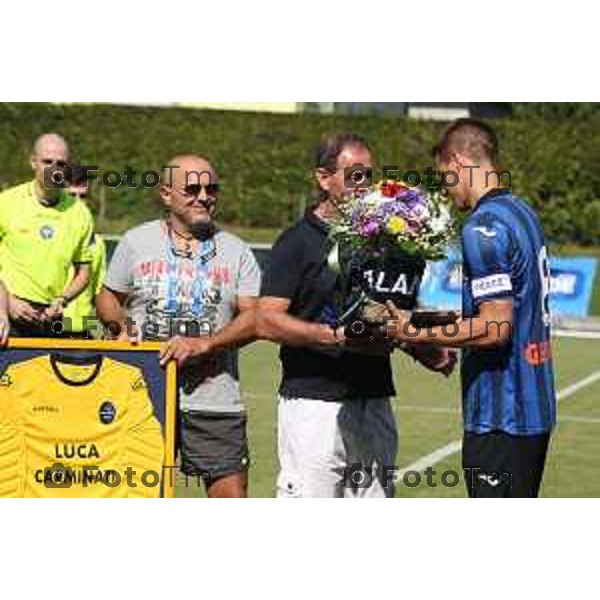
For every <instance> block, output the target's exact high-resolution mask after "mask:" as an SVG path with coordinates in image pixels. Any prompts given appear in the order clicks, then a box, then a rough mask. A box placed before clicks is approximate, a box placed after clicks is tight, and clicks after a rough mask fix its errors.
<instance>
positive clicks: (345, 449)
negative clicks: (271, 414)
mask: <svg viewBox="0 0 600 600" xmlns="http://www.w3.org/2000/svg"><path fill="white" fill-rule="evenodd" d="M278 437H279V465H280V475H279V479H278V482H277V495H278V497H279V498H393V497H394V493H395V489H394V482H393V477H390V478H388V477H387V476H385V475H383V473H384V469H385V468H386V467H393V465H394V464H395V460H396V454H397V452H398V428H397V425H396V420H395V418H394V414H393V412H392V407H391V403H390V400H389V398H384V399H374V400H355V401H344V402H323V401H320V400H307V399H298V398H281V397H280V398H279V435H278ZM361 468H362V469H365V471H364V477H363V475H361V473H360V472H357V471H359V470H360V469H361ZM388 479H389V481H388Z"/></svg>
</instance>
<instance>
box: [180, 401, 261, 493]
mask: <svg viewBox="0 0 600 600" xmlns="http://www.w3.org/2000/svg"><path fill="white" fill-rule="evenodd" d="M246 423H247V417H246V414H245V413H236V414H221V413H204V412H181V413H180V427H179V452H180V457H181V471H182V472H183V474H184V475H186V476H188V477H202V478H203V479H204V480H205V482H206V483H207V484H208V486H210V485H211V484H212V483H214V482H215V481H218V480H219V479H223V478H224V477H229V476H231V475H237V474H241V473H246V472H247V471H248V469H249V468H250V453H249V451H248V437H247V433H246Z"/></svg>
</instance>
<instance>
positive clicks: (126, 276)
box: [104, 235, 133, 294]
mask: <svg viewBox="0 0 600 600" xmlns="http://www.w3.org/2000/svg"><path fill="white" fill-rule="evenodd" d="M131 256H132V249H131V246H130V244H129V239H128V236H127V235H125V237H123V239H122V240H121V241H120V242H119V245H118V246H117V249H116V250H115V253H114V255H113V257H112V260H111V261H110V265H109V266H108V271H107V273H106V279H105V281H104V285H105V286H106V287H107V288H109V289H111V290H113V291H115V292H120V293H121V294H128V293H129V292H131V287H132V285H133V270H132V264H131Z"/></svg>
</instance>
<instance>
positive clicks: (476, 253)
mask: <svg viewBox="0 0 600 600" xmlns="http://www.w3.org/2000/svg"><path fill="white" fill-rule="evenodd" d="M512 254H513V252H512V241H511V235H510V231H509V229H508V227H507V226H506V225H505V224H504V223H502V222H501V221H499V220H495V219H488V218H479V219H472V220H470V221H469V222H467V224H466V225H465V227H464V228H463V258H464V269H465V273H466V275H467V277H468V281H469V284H470V288H471V293H472V295H473V300H474V302H475V304H476V305H480V304H482V303H484V302H487V301H489V300H494V299H498V298H509V297H512V295H513V284H512V277H511V267H512Z"/></svg>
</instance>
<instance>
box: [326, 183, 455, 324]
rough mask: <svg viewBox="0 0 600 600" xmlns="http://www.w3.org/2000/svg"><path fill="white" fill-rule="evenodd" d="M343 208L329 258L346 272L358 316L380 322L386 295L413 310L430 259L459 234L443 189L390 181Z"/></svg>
mask: <svg viewBox="0 0 600 600" xmlns="http://www.w3.org/2000/svg"><path fill="white" fill-rule="evenodd" d="M339 210H340V214H339V217H338V218H336V219H335V220H334V222H333V224H332V229H331V239H332V242H333V246H334V247H333V250H332V253H331V255H330V257H329V264H330V267H331V268H333V269H334V270H336V271H337V272H338V273H340V274H342V275H343V276H344V279H345V281H346V288H347V290H346V291H350V292H351V293H352V295H353V296H354V297H355V302H354V307H355V308H356V307H357V306H359V307H360V308H361V309H362V314H361V315H360V318H363V319H364V320H366V321H369V322H381V320H382V318H383V317H384V315H386V314H387V311H386V310H385V307H384V306H382V305H384V304H385V302H386V301H388V300H392V301H393V302H394V303H395V304H396V306H398V307H399V308H402V309H405V310H413V309H414V308H415V306H416V303H417V296H418V292H419V287H420V285H421V280H422V278H423V274H424V272H425V268H426V261H428V260H433V261H435V260H442V259H444V258H445V253H446V250H447V248H448V245H449V243H450V241H451V239H452V237H453V236H454V234H455V228H454V224H453V220H452V217H451V215H450V212H449V210H448V208H447V207H446V205H445V204H444V202H443V199H442V197H441V195H440V194H439V193H435V192H429V191H425V190H423V189H421V188H409V187H407V186H405V185H404V184H402V183H398V182H395V181H393V182H392V181H388V182H383V183H379V184H377V185H375V186H374V187H373V188H371V189H370V190H368V191H367V192H366V193H364V194H362V195H359V196H355V197H353V198H351V199H350V200H349V201H348V202H347V203H345V204H343V205H341V206H340V207H339Z"/></svg>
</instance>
